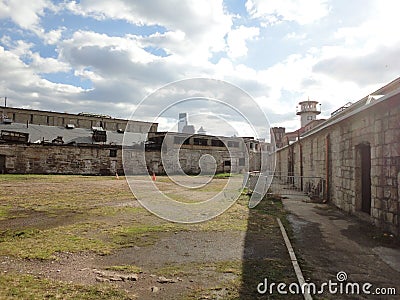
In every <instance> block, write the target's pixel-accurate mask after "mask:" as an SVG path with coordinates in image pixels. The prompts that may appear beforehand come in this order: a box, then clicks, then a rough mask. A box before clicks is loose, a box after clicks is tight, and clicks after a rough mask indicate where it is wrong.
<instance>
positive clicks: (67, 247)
mask: <svg viewBox="0 0 400 300" xmlns="http://www.w3.org/2000/svg"><path fill="white" fill-rule="evenodd" d="M96 227H98V225H97V224H94V223H81V224H73V225H69V226H60V227H57V228H52V229H47V230H39V229H35V228H26V229H23V230H18V231H4V232H2V233H1V234H0V245H1V247H0V249H1V250H0V254H1V255H10V256H16V257H21V258H30V259H32V258H35V259H54V258H55V254H56V253H57V252H80V251H93V252H96V253H99V254H107V253H110V251H111V249H113V248H114V247H113V245H112V244H110V243H107V242H104V241H102V240H101V239H98V238H94V237H91V234H90V232H91V231H92V230H93V229H94V228H96Z"/></svg>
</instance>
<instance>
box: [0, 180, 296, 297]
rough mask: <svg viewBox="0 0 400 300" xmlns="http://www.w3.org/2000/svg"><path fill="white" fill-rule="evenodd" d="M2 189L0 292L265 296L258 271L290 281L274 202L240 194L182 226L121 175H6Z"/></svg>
mask: <svg viewBox="0 0 400 300" xmlns="http://www.w3.org/2000/svg"><path fill="white" fill-rule="evenodd" d="M157 180H158V181H157V184H158V185H160V189H165V190H168V193H169V195H172V196H173V195H174V194H175V195H176V196H177V199H179V198H182V195H186V196H187V193H186V194H185V192H182V191H178V190H175V189H174V187H173V185H172V183H171V182H169V181H168V180H167V179H165V178H162V177H160V178H158V179H157ZM226 181H227V179H215V180H213V181H212V182H211V183H210V185H209V186H208V188H207V189H206V190H205V193H207V194H206V195H205V196H206V197H208V196H209V195H210V193H212V192H213V191H214V192H217V191H219V190H220V189H221V187H223V186H224V184H226ZM0 190H1V195H0V286H1V289H0V298H1V299H43V298H50V299H265V297H266V296H265V295H264V296H262V295H260V294H258V293H257V285H258V283H260V282H262V281H263V280H264V278H267V277H268V279H269V280H272V281H276V282H280V281H283V282H294V281H296V277H295V274H294V272H293V270H292V265H291V262H290V259H289V256H288V253H287V250H286V247H285V245H284V242H283V239H282V237H281V233H280V231H279V227H278V225H277V222H276V217H281V218H282V219H283V220H284V219H285V212H284V210H283V208H282V203H281V202H280V201H273V200H266V201H264V202H263V203H262V205H259V206H258V207H257V209H253V210H249V209H248V208H247V201H248V197H247V196H246V195H243V196H241V198H240V199H239V200H238V201H237V202H236V203H235V204H234V205H233V206H232V207H231V208H230V209H229V210H228V211H227V212H225V213H224V214H222V215H220V216H218V217H217V218H215V219H213V220H210V221H207V222H203V223H199V224H191V225H184V224H177V223H170V222H167V221H164V220H162V219H160V218H157V217H155V216H154V215H152V214H150V213H149V212H148V211H146V210H145V209H143V208H142V207H141V206H140V204H139V203H138V201H136V200H135V199H134V197H133V195H132V193H131V192H130V190H129V188H128V186H127V183H126V181H125V180H124V179H123V178H120V179H119V180H117V179H116V178H114V177H90V176H51V175H48V176H47V175H45V176H22V175H15V176H12V175H4V176H2V177H0ZM272 298H278V299H279V298H283V297H282V296H280V295H272ZM284 298H285V299H286V298H287V297H284ZM289 298H290V299H301V298H302V297H301V296H291V297H289Z"/></svg>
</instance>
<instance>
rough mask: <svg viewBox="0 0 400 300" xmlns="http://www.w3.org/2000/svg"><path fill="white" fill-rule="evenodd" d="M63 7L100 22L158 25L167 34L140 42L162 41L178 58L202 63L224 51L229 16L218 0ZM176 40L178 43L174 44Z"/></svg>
mask: <svg viewBox="0 0 400 300" xmlns="http://www.w3.org/2000/svg"><path fill="white" fill-rule="evenodd" d="M66 6H67V8H68V9H70V10H71V11H72V12H74V13H75V14H78V15H79V14H83V15H85V16H90V17H94V18H97V19H100V20H101V19H106V18H109V19H120V20H125V21H127V22H130V23H134V24H138V25H158V26H161V27H163V28H165V29H166V31H167V32H169V33H166V34H161V35H153V36H151V37H149V38H148V39H145V40H144V41H143V42H145V41H147V42H148V43H149V45H152V44H154V43H156V42H158V41H160V40H162V44H161V46H163V45H166V48H167V49H166V50H167V52H168V53H172V54H176V55H179V56H180V57H181V58H182V59H185V58H188V57H190V59H195V60H202V61H206V60H208V58H209V57H210V56H211V53H212V52H217V51H222V50H224V48H225V39H224V38H225V36H226V34H227V33H228V32H229V31H230V29H231V26H232V16H230V15H228V14H226V13H225V12H224V6H223V1H222V0H217V1H215V0H207V1H196V0H190V1H179V0H173V1H163V0H155V1H128V0H119V1H112V2H110V1H108V0H96V1H93V0H83V1H80V3H79V4H77V3H76V2H72V3H68V4H66ZM155 7H156V8H157V9H155ZM182 36H183V37H184V38H183V39H182ZM176 38H178V39H180V41H179V42H175V41H174V39H176Z"/></svg>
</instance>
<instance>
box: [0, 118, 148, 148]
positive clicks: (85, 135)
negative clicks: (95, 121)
mask: <svg viewBox="0 0 400 300" xmlns="http://www.w3.org/2000/svg"><path fill="white" fill-rule="evenodd" d="M1 130H10V131H16V132H24V133H29V142H30V143H35V142H38V141H42V140H43V139H44V140H45V141H47V142H51V141H52V140H53V139H55V138H57V137H58V136H62V138H63V141H64V143H65V144H68V143H73V142H75V143H77V144H103V143H96V142H94V141H93V140H92V134H93V131H92V130H90V129H86V128H74V129H67V128H65V127H58V126H46V125H34V124H29V127H28V128H27V127H26V124H21V123H11V124H0V131H1ZM124 138H125V144H126V145H132V144H135V143H140V142H141V141H145V140H146V134H141V133H130V132H126V133H125V137H124V133H119V132H116V131H107V142H106V143H105V144H113V145H122V143H123V139H124Z"/></svg>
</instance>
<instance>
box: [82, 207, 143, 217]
mask: <svg viewBox="0 0 400 300" xmlns="http://www.w3.org/2000/svg"><path fill="white" fill-rule="evenodd" d="M144 211H145V209H144V208H142V207H131V206H100V207H95V208H93V209H90V210H89V211H88V213H90V214H93V215H95V216H108V217H112V216H116V215H121V214H134V215H135V214H138V213H140V212H144Z"/></svg>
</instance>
